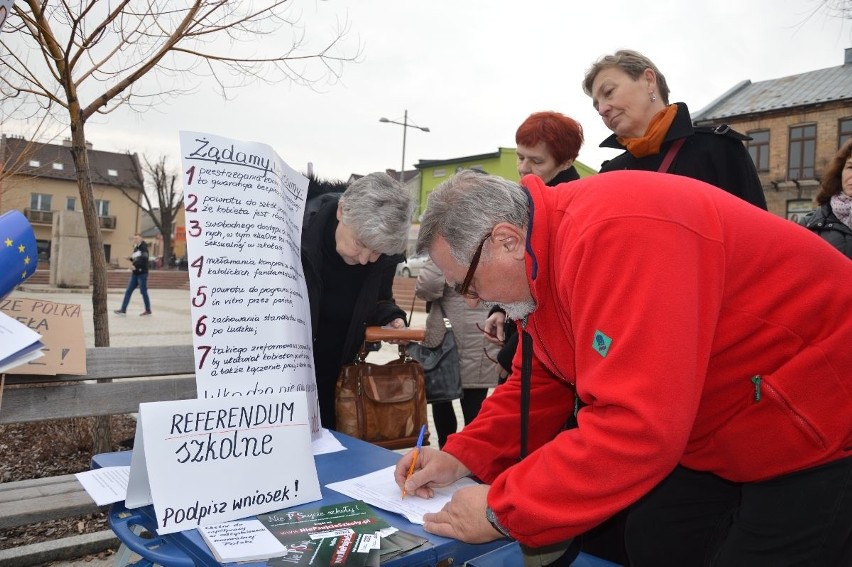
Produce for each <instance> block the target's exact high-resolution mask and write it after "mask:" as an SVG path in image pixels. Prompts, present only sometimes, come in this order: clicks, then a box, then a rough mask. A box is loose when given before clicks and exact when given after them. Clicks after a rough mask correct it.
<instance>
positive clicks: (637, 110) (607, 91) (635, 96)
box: [583, 49, 766, 209]
mask: <svg viewBox="0 0 852 567" xmlns="http://www.w3.org/2000/svg"><path fill="white" fill-rule="evenodd" d="M583 90H584V91H585V92H586V94H587V95H589V96H590V97H592V101H593V105H594V107H595V109H597V111H598V114H600V115H601V118H602V119H603V121H604V124H606V127H607V128H609V129H610V130H612V132H613V135H612V136H610V137H609V138H607V139H606V140H604V141H603V142H602V143H601V147H604V148H616V149H621V150H626V151H625V152H624V153H623V154H621V155H619V156H618V157H616V158H614V159H611V160H609V161H606V162H604V163H603V164H602V165H601V173H603V172H606V171H614V170H619V169H642V170H646V171H661V172H664V173H673V174H676V175H683V176H685V177H692V178H694V179H699V180H701V181H704V182H706V183H710V184H711V185H715V186H716V187H719V188H721V189H724V190H725V191H727V192H728V193H731V194H733V195H736V196H737V197H739V198H741V199H743V200H744V201H748V202H749V203H752V204H753V205H756V206H758V207H760V208H762V209H766V198H765V197H764V195H763V187H762V186H761V184H760V179H759V178H758V176H757V170H756V169H755V167H754V163H753V162H752V161H751V157H750V156H749V155H748V151H747V150H746V149H745V147H744V146H743V143H742V142H743V140H747V139H749V138H748V137H747V136H743V135H742V134H740V133H738V132H735V131H734V130H731V129H730V128H728V127H727V126H720V127H717V128H694V127H693V126H692V120H691V119H690V116H689V109H688V108H687V107H686V105H685V104H684V103H682V102H676V103H674V104H669V87H668V84H667V83H666V78H665V77H664V76H663V74H662V73H661V72H660V70H659V69H657V67H656V65H654V63H653V62H652V61H651V60H650V59H648V58H647V57H645V56H644V55H642V54H641V53H638V52H636V51H630V50H626V49H625V50H620V51H616V52H615V53H614V54H613V55H606V56H604V57H602V58H600V59H598V60H597V61H596V62H595V63H594V64H593V65H592V67H591V68H590V69H589V70H588V71H587V72H586V77H585V79H584V80H583Z"/></svg>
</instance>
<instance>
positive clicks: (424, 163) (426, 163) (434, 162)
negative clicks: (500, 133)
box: [414, 148, 507, 169]
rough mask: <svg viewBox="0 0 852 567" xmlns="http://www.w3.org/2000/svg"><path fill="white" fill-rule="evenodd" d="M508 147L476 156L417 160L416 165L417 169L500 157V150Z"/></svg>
mask: <svg viewBox="0 0 852 567" xmlns="http://www.w3.org/2000/svg"><path fill="white" fill-rule="evenodd" d="M504 149H507V148H498V149H497V151H496V152H492V153H490V154H478V155H475V156H465V157H457V158H450V159H421V160H420V161H419V162H417V163H416V164H415V165H414V167H416V168H417V169H422V168H424V167H436V166H439V165H452V164H454V163H463V162H468V161H481V160H486V159H498V158H499V157H500V152H502V151H503V150H504Z"/></svg>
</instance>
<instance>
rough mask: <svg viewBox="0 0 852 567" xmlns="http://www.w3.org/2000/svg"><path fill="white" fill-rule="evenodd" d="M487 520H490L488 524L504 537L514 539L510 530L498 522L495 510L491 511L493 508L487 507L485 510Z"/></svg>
mask: <svg viewBox="0 0 852 567" xmlns="http://www.w3.org/2000/svg"><path fill="white" fill-rule="evenodd" d="M485 519H487V520H488V523H489V524H491V525H492V526H493V527H494V529H495V530H497V531H498V532H500V533H501V534H503V537H507V538H509V539H513V538H512V536H511V535H510V534H509V530H507V529H506V528H504V527H503V526H502V525H500V522H498V521H497V516H495V515H494V510H492V509H491V506H486V508H485Z"/></svg>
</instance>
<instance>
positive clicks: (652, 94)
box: [650, 92, 657, 102]
mask: <svg viewBox="0 0 852 567" xmlns="http://www.w3.org/2000/svg"><path fill="white" fill-rule="evenodd" d="M650 95H651V102H657V95H656V94H654V93H653V92H651V93H650Z"/></svg>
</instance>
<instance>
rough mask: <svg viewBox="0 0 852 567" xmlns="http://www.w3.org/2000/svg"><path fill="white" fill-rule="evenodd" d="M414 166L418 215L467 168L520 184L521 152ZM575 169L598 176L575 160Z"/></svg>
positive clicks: (512, 150) (507, 150)
mask: <svg viewBox="0 0 852 567" xmlns="http://www.w3.org/2000/svg"><path fill="white" fill-rule="evenodd" d="M414 167H416V168H417V169H418V170H419V171H420V190H419V195H418V202H419V206H418V208H417V211H418V212H417V215H418V217H419V215H420V214H421V213H422V212H423V210H424V209H425V208H426V199H427V198H428V197H429V193H431V192H432V190H433V189H435V187H437V186H438V185H440V184H441V183H443V182H444V181H446V180H447V179H449V178H450V177H452V176H453V175H455V174H456V173H457V172H459V171H461V170H463V169H476V170H479V171H484V172H486V173H490V174H491V175H499V176H500V177H503V178H505V179H510V180H512V181H519V179H520V178H519V176H518V150H517V149H516V148H497V151H496V152H493V153H490V154H478V155H473V156H464V157H458V158H450V159H421V160H420V161H419V162H418V163H417V164H416V165H415V166H414ZM574 168H575V169H576V170H577V173H578V174H579V175H580V177H586V176H589V175H593V174H595V173H597V172H596V171H595V170H594V169H592V168H591V167H589V166H587V165H585V164H583V163H580V162H579V161H576V160H575V161H574Z"/></svg>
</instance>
